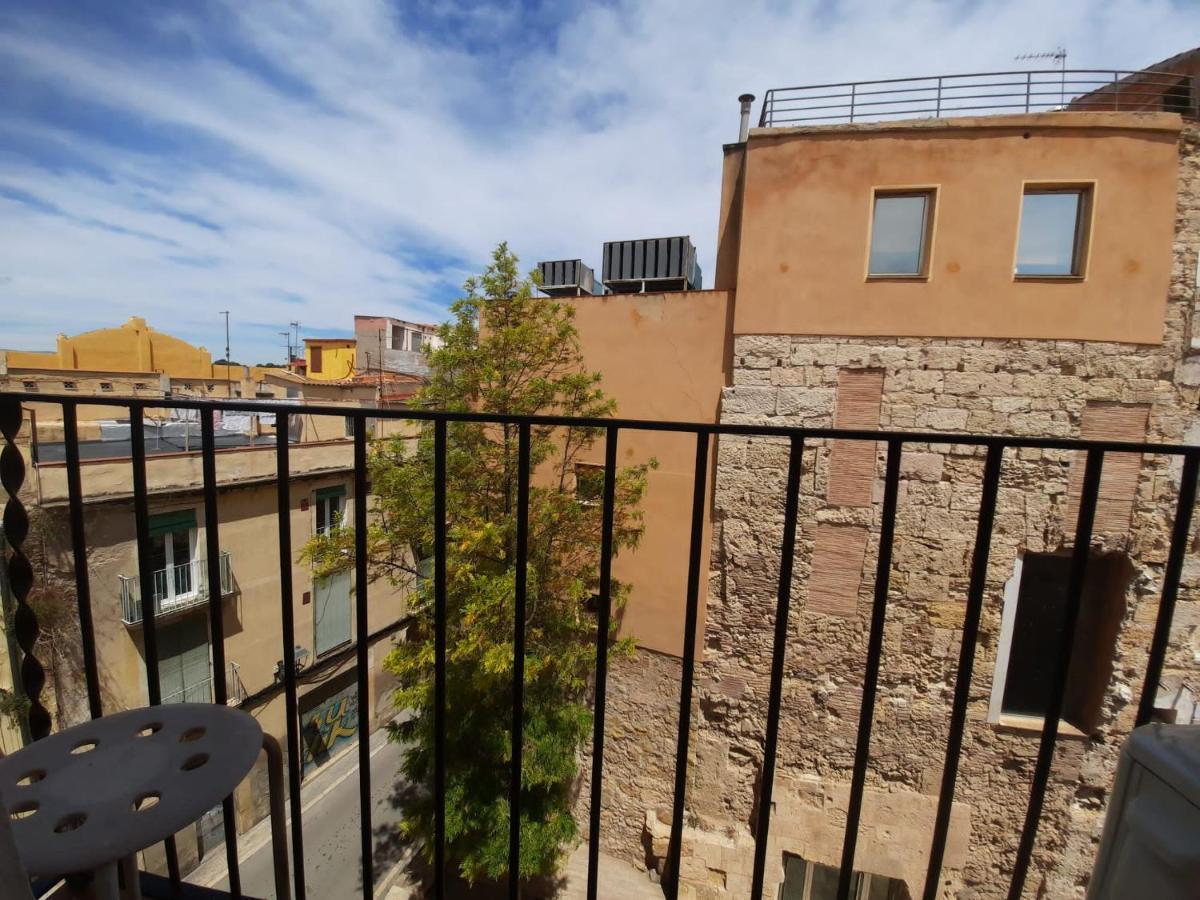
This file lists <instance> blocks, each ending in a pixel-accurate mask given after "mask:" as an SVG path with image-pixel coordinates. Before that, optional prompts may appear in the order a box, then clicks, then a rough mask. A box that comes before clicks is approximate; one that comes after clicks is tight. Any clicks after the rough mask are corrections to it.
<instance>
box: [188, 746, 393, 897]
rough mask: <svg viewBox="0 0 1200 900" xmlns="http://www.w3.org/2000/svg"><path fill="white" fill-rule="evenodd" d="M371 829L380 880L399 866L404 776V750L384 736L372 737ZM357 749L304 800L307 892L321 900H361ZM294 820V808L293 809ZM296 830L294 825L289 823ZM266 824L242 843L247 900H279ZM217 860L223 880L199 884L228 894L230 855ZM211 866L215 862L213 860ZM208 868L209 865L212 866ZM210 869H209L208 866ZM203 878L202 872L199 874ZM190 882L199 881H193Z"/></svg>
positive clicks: (316, 780)
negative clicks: (398, 800) (398, 788)
mask: <svg viewBox="0 0 1200 900" xmlns="http://www.w3.org/2000/svg"><path fill="white" fill-rule="evenodd" d="M371 753H372V756H371V800H372V810H371V825H372V829H373V831H374V833H375V835H376V837H375V839H374V843H375V846H376V848H377V850H376V854H375V855H376V863H375V880H376V883H377V884H378V883H379V880H380V879H381V878H382V877H383V876H384V875H385V874H386V873H387V871H388V870H389V869H390V868H391V866H392V864H393V863H394V862H395V850H394V849H393V847H394V844H393V842H392V841H391V840H389V838H390V836H391V835H392V834H393V833H394V831H393V828H392V826H394V825H395V824H396V823H397V822H398V821H399V819H400V811H399V809H398V808H397V807H396V805H395V804H394V802H393V800H392V793H393V790H394V788H395V784H396V781H397V778H398V776H399V771H400V759H401V753H402V748H401V747H400V745H398V744H393V743H389V742H387V740H386V737H385V734H384V732H383V731H379V732H376V733H375V734H374V735H372V737H371ZM357 770H358V749H357V747H356V748H355V749H354V750H353V751H351V752H350V753H348V754H346V755H345V756H342V757H340V758H338V759H337V760H335V761H334V762H332V763H330V764H329V766H328V768H327V770H326V771H323V772H321V773H320V774H319V775H316V776H313V777H312V778H311V779H310V781H309V782H307V783H306V784H305V785H304V786H303V787H302V788H301V793H300V795H301V797H302V798H303V809H304V814H303V822H304V824H303V829H304V830H303V834H304V860H305V866H304V874H305V887H306V892H307V894H308V896H309V897H310V898H318V897H319V898H321V900H361V898H362V863H361V861H360V857H359V849H360V840H361V838H360V837H359V816H358V776H357ZM287 812H288V816H289V817H290V815H291V809H290V806H289V807H288V808H287ZM288 824H289V826H290V824H291V823H290V821H289V823H288ZM269 833H270V832H269V827H268V826H267V823H266V822H263V823H261V825H260V826H256V828H255V829H252V830H251V831H250V832H248V833H247V834H244V835H242V836H241V837H240V839H239V843H238V848H239V851H240V856H241V859H242V862H241V865H240V871H241V876H242V893H243V894H244V895H245V896H247V897H261V898H271V900H275V875H274V867H273V862H272V857H271V845H270V842H269V840H268V841H266V842H263V841H262V837H263V836H265V835H269ZM291 849H292V848H291V829H290V827H289V829H288V861H289V863H290V861H291ZM214 856H215V857H217V859H215V860H213V862H214V863H216V865H217V866H218V867H219V868H218V870H217V871H219V873H220V875H221V876H222V877H219V878H216V879H215V880H213V874H214V873H213V872H211V871H210V872H209V873H208V877H201V878H199V879H197V880H196V883H205V884H209V885H211V886H212V887H217V888H220V889H222V890H228V888H229V880H228V877H225V876H227V873H226V872H225V864H224V859H225V854H224V850H219V851H217V853H216V854H214ZM209 859H210V860H212V859H213V857H209ZM206 862H207V860H206ZM203 868H204V869H206V870H207V869H208V866H204V867H203ZM196 874H197V875H199V874H200V872H199V870H198V871H197V873H196ZM187 880H188V881H192V880H193V878H191V877H189V878H188V879H187Z"/></svg>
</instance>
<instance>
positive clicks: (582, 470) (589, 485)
mask: <svg viewBox="0 0 1200 900" xmlns="http://www.w3.org/2000/svg"><path fill="white" fill-rule="evenodd" d="M575 499H576V500H578V501H579V502H580V503H582V504H583V505H584V506H599V505H600V504H601V503H603V502H604V466H592V465H586V464H584V463H576V464H575Z"/></svg>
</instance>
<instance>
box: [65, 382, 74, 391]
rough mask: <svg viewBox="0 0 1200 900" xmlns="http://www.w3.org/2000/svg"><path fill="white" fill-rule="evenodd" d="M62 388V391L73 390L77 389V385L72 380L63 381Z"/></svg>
mask: <svg viewBox="0 0 1200 900" xmlns="http://www.w3.org/2000/svg"><path fill="white" fill-rule="evenodd" d="M63 390H64V391H75V390H78V387H77V386H76V385H75V382H73V381H64V382H63Z"/></svg>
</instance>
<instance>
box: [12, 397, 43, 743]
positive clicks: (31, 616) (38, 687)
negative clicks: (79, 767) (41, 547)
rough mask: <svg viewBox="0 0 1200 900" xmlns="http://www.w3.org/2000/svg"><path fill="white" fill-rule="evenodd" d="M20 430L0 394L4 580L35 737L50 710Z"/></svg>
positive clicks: (17, 411)
mask: <svg viewBox="0 0 1200 900" xmlns="http://www.w3.org/2000/svg"><path fill="white" fill-rule="evenodd" d="M20 430H21V404H20V402H19V401H17V400H14V399H11V398H5V397H0V433H2V434H3V435H4V448H3V449H2V450H0V484H3V486H4V491H5V493H6V494H8V502H7V503H6V504H5V505H4V519H3V522H4V535H5V538H6V541H7V543H8V546H9V553H8V560H7V563H8V583H9V587H10V588H11V590H12V594H13V598H14V600H15V601H16V610H15V613H14V615H13V633H14V634H15V636H16V639H17V646H19V647H20V648H21V689H22V691H23V692H24V694H25V696H26V698H28V700H29V711H28V719H29V733H30V735H31V736H32V737H33V739H34V740H35V741H36V740H39V739H41V738H44V737H45V736H46V735H48V734H49V733H50V713H49V712H47V711H46V707H44V706H42V702H41V694H42V688H43V687H44V686H45V684H46V670H45V669H44V668H43V667H42V664H41V662H40V661H39V660H38V658H37V656H36V655H35V654H34V644H36V643H37V639H38V632H39V628H38V621H37V615H36V614H35V613H34V611H33V608H32V607H30V605H29V603H28V600H29V592H30V590H31V589H32V588H33V567H32V566H31V565H30V564H29V559H28V558H27V557H26V556H25V553H24V550H23V546H24V544H25V538H26V537H27V536H28V534H29V515H28V513H26V512H25V506H24V504H22V503H21V500H20V498H19V497H18V496H17V495H18V493H19V492H20V490H21V485H22V484H24V483H25V458H24V457H23V456H22V455H21V451H20V450H19V449H18V448H17V434H18V433H19V432H20Z"/></svg>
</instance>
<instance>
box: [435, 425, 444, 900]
mask: <svg viewBox="0 0 1200 900" xmlns="http://www.w3.org/2000/svg"><path fill="white" fill-rule="evenodd" d="M433 642H434V645H433V646H434V650H433V654H434V657H433V659H434V662H433V796H434V814H433V896H434V897H435V898H436V900H441V898H442V896H443V894H444V891H445V888H444V883H445V875H444V872H445V868H446V420H445V419H438V420H437V421H435V422H434V423H433Z"/></svg>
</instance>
